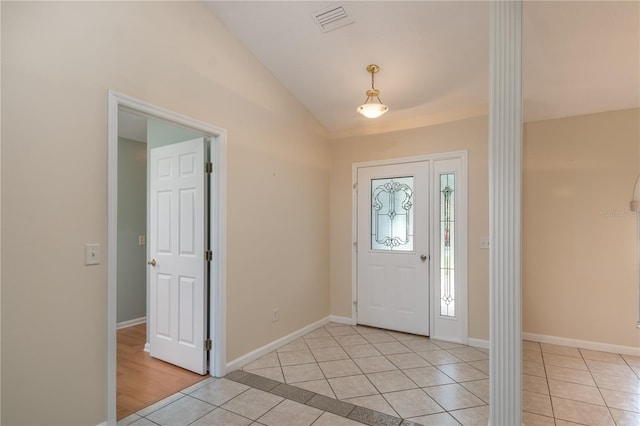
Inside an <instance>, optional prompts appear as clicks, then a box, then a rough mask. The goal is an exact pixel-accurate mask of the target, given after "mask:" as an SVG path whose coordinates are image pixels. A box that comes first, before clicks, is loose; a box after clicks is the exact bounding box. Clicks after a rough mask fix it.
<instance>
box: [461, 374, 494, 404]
mask: <svg viewBox="0 0 640 426" xmlns="http://www.w3.org/2000/svg"><path fill="white" fill-rule="evenodd" d="M460 385H462V386H464V388H465V389H467V390H468V391H469V392H471V393H472V394H474V395H475V396H477V397H478V398H480V399H481V400H482V401H484V402H485V403H487V404H488V403H489V379H483V380H475V381H472V382H464V383H460Z"/></svg>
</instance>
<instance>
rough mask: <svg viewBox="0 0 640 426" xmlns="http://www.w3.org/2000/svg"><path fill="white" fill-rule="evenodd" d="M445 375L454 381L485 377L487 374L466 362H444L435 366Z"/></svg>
mask: <svg viewBox="0 0 640 426" xmlns="http://www.w3.org/2000/svg"><path fill="white" fill-rule="evenodd" d="M437 367H438V369H439V370H440V371H442V372H443V373H444V374H446V375H447V376H449V377H451V378H452V379H453V380H455V381H456V382H468V381H471V380H480V379H487V378H488V376H487V375H486V374H484V373H483V372H482V371H480V370H478V369H476V368H473V367H472V366H470V365H468V364H446V365H438V366H437Z"/></svg>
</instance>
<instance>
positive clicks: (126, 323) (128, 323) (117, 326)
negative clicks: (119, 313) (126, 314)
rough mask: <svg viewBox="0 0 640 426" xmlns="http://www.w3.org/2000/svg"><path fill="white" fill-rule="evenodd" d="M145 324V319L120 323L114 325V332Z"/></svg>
mask: <svg viewBox="0 0 640 426" xmlns="http://www.w3.org/2000/svg"><path fill="white" fill-rule="evenodd" d="M145 322H147V317H140V318H134V319H132V320H129V321H122V322H119V323H117V324H116V330H120V329H121V328H127V327H133V326H134V325H138V324H143V323H145Z"/></svg>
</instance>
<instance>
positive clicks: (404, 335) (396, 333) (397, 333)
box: [388, 331, 426, 342]
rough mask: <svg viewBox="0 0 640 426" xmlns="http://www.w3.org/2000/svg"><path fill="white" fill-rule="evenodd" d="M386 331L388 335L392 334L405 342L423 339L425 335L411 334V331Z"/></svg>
mask: <svg viewBox="0 0 640 426" xmlns="http://www.w3.org/2000/svg"><path fill="white" fill-rule="evenodd" d="M388 333H389V334H390V335H392V336H393V337H395V338H396V340H398V341H399V342H405V341H407V340H424V339H426V337H424V336H418V335H417V334H411V333H402V332H400V331H389V332H388Z"/></svg>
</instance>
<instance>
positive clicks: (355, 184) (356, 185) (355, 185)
mask: <svg viewBox="0 0 640 426" xmlns="http://www.w3.org/2000/svg"><path fill="white" fill-rule="evenodd" d="M353 189H354V190H355V191H357V190H358V182H356V183H354V184H353Z"/></svg>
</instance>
